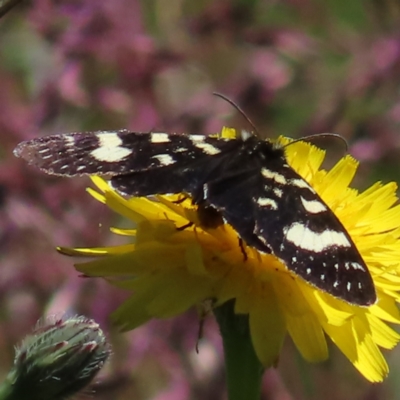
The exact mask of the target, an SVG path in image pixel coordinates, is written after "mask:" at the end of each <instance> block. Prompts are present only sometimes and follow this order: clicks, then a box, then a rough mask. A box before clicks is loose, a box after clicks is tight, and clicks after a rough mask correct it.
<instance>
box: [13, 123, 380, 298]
mask: <svg viewBox="0 0 400 400" xmlns="http://www.w3.org/2000/svg"><path fill="white" fill-rule="evenodd" d="M14 154H15V155H16V156H17V157H22V158H24V159H25V160H27V161H28V163H30V164H33V165H35V166H36V167H38V168H40V169H41V170H42V171H44V172H46V173H48V174H53V175H61V176H75V175H92V174H93V175H106V176H107V177H109V178H110V184H111V186H112V187H113V188H114V189H115V190H117V191H118V192H120V193H123V194H125V195H129V196H148V195H154V194H167V193H168V194H169V193H182V192H183V193H186V194H188V195H190V196H191V198H192V199H193V202H194V203H195V204H197V205H198V206H199V207H205V208H208V209H212V210H214V211H216V212H217V213H218V215H220V216H221V217H222V219H223V220H224V221H226V222H227V223H229V224H230V225H232V227H233V228H234V229H235V230H236V231H237V233H238V235H239V236H240V238H241V239H242V240H244V241H245V242H246V244H247V245H248V246H252V247H253V248H255V249H257V250H258V251H260V252H263V253H269V254H273V255H275V256H276V257H278V258H279V259H280V260H281V261H282V263H283V264H284V265H285V266H286V267H287V268H288V269H289V270H290V271H292V272H294V273H295V274H296V275H298V276H300V277H301V278H303V279H304V280H305V281H306V282H308V283H309V284H311V285H313V286H315V287H317V288H319V289H321V290H322V291H325V292H327V293H329V294H331V295H332V296H334V297H336V298H339V299H342V300H344V301H346V302H348V303H350V304H355V305H360V306H369V305H371V304H374V303H375V302H376V292H375V287H374V283H373V280H372V278H371V275H370V273H369V271H368V268H367V266H366V264H365V262H364V260H363V259H362V257H361V255H360V253H359V251H358V250H357V247H356V246H355V244H354V242H353V240H352V239H351V237H350V235H349V234H348V233H347V231H346V229H345V228H344V227H343V225H342V223H341V222H340V221H339V220H338V218H337V217H336V216H335V214H334V213H333V212H332V211H331V210H330V209H329V207H328V206H327V205H326V204H325V202H324V201H323V200H322V199H321V198H320V197H319V195H318V194H317V193H316V192H315V190H314V189H313V188H312V187H311V186H310V185H309V184H308V183H307V182H306V181H305V180H304V179H303V178H302V177H301V176H300V175H299V174H298V173H297V172H295V171H294V170H293V168H291V167H290V166H289V164H288V163H287V160H286V157H285V150H284V148H282V147H281V146H278V145H276V144H273V143H272V142H270V141H268V140H260V139H259V138H257V137H256V136H255V135H252V134H249V133H247V132H242V134H241V136H240V137H238V138H236V139H227V138H220V137H210V136H204V135H178V134H167V133H138V132H130V131H126V130H121V131H98V132H86V133H81V132H77V133H70V134H64V135H54V136H47V137H43V138H38V139H33V140H30V141H26V142H22V143H20V144H19V145H18V146H17V148H16V149H15V150H14Z"/></svg>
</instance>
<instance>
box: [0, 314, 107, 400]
mask: <svg viewBox="0 0 400 400" xmlns="http://www.w3.org/2000/svg"><path fill="white" fill-rule="evenodd" d="M109 355H110V346H109V344H108V343H107V341H106V338H105V336H104V334H103V332H102V330H101V329H100V328H99V325H98V324H97V323H96V322H94V321H93V320H90V319H87V318H85V317H73V318H69V319H66V320H64V319H58V320H55V321H54V322H51V323H48V324H47V325H44V326H38V327H37V328H36V329H35V330H34V332H33V333H32V334H31V335H29V336H27V337H26V338H25V339H24V340H23V342H22V344H21V346H20V347H18V348H17V349H16V356H15V360H14V367H13V369H12V370H11V372H10V373H9V375H8V377H7V380H6V382H5V383H4V384H3V386H2V387H1V388H0V400H4V399H7V400H9V399H19V400H24V399H30V400H60V399H66V398H68V397H70V396H72V395H74V394H76V393H77V392H78V391H79V390H81V389H82V388H84V387H85V386H86V385H87V384H88V383H89V382H90V381H91V380H92V379H93V378H94V377H95V375H96V374H97V372H99V370H100V369H101V368H102V367H103V365H104V363H105V361H106V360H107V358H108V356H109ZM2 396H3V397H2Z"/></svg>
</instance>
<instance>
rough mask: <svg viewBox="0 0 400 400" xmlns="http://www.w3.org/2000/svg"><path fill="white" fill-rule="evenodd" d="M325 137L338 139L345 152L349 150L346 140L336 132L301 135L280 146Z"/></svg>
mask: <svg viewBox="0 0 400 400" xmlns="http://www.w3.org/2000/svg"><path fill="white" fill-rule="evenodd" d="M327 137H333V138H335V139H339V140H340V141H341V142H342V143H343V144H344V147H345V152H346V153H347V152H348V151H349V144H348V143H347V140H346V139H345V138H344V137H343V136H341V135H339V134H337V133H316V134H314V135H308V136H303V137H301V138H298V139H295V140H293V141H291V142H290V143H288V144H285V145H284V146H283V147H282V148H283V149H284V148H285V147H288V146H290V145H292V144H294V143H297V142H312V141H314V140H315V139H319V138H327Z"/></svg>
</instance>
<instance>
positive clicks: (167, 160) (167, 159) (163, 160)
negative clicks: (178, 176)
mask: <svg viewBox="0 0 400 400" xmlns="http://www.w3.org/2000/svg"><path fill="white" fill-rule="evenodd" d="M151 158H155V159H156V160H158V161H159V162H160V164H161V165H162V166H163V167H165V166H167V165H171V164H174V163H175V162H176V161H175V160H174V159H173V158H172V157H171V156H170V155H169V154H157V155H155V156H152V157H151Z"/></svg>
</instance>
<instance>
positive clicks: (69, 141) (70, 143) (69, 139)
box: [64, 135, 75, 147]
mask: <svg viewBox="0 0 400 400" xmlns="http://www.w3.org/2000/svg"><path fill="white" fill-rule="evenodd" d="M64 140H65V146H67V147H70V146H75V138H74V136H72V135H65V136H64Z"/></svg>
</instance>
